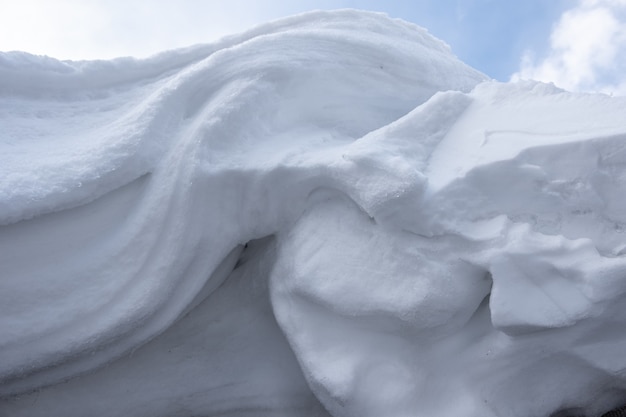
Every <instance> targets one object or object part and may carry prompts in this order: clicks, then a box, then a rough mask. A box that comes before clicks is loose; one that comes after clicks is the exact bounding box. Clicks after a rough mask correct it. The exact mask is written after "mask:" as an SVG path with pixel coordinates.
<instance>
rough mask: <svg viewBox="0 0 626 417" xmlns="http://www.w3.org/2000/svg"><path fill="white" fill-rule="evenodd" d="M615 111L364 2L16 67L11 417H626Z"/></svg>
mask: <svg viewBox="0 0 626 417" xmlns="http://www.w3.org/2000/svg"><path fill="white" fill-rule="evenodd" d="M625 114H626V99H624V98H612V97H608V96H604V95H599V94H598V95H590V94H572V93H568V92H566V91H563V90H560V89H557V88H555V87H554V86H552V85H547V84H542V83H538V82H531V81H526V82H518V83H508V84H503V83H497V82H494V81H491V80H489V79H488V78H487V77H486V76H484V75H483V74H481V73H479V72H477V71H475V70H473V69H472V68H470V67H468V66H467V65H465V64H463V63H462V62H460V61H459V60H458V59H457V58H456V57H454V55H452V53H451V52H450V50H449V48H448V47H447V45H445V44H444V43H443V42H441V41H439V40H437V39H435V38H433V37H432V36H431V35H429V34H428V32H427V31H425V30H424V29H422V28H419V27H416V26H414V25H411V24H408V23H406V22H403V21H399V20H392V19H390V18H388V17H386V16H384V15H380V14H375V13H368V12H357V11H351V10H344V11H334V12H311V13H307V14H303V15H299V16H295V17H291V18H287V19H283V20H280V21H277V22H273V23H269V24H265V25H261V26H258V27H256V28H254V29H252V30H250V31H248V32H246V33H243V34H240V35H237V36H231V37H228V38H224V39H222V40H221V41H219V42H217V43H213V44H208V45H199V46H194V47H191V48H187V49H183V50H176V51H169V52H165V53H162V54H160V55H156V56H154V57H151V58H148V59H144V60H135V59H131V58H122V59H116V60H112V61H84V62H61V61H57V60H55V59H52V58H48V57H39V56H32V55H29V54H27V53H21V52H9V53H0V126H1V129H0V416H2V417H37V416H42V417H43V416H46V417H50V416H52V417H55V416H64V417H80V416H96V417H98V416H120V417H121V416H138V417H139V416H145V417H149V416H150V417H159V416H162V417H165V416H181V417H183V416H200V415H202V416H218V415H219V416H232V417H235V416H303V417H304V416H314V417H315V416H317V417H329V416H333V417H369V416H371V417H381V416H385V417H409V416H424V417H450V416H465V417H531V416H532V417H548V416H560V417H563V416H590V417H595V416H599V415H601V414H602V413H604V412H607V411H608V410H611V409H613V408H616V407H618V406H622V405H624V404H626V357H625V356H624V352H626V333H624V328H625V327H624V326H626V304H625V303H624V300H625V298H626V121H625V120H626V118H625V117H624V115H625Z"/></svg>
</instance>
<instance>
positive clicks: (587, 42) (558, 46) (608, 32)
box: [511, 0, 626, 95]
mask: <svg viewBox="0 0 626 417" xmlns="http://www.w3.org/2000/svg"><path fill="white" fill-rule="evenodd" d="M511 78H512V80H514V81H515V80H518V79H529V78H530V79H536V80H540V81H544V82H553V83H554V84H556V85H557V86H559V87H562V88H565V89H567V90H571V91H599V92H604V93H608V94H618V95H626V0H580V1H579V3H578V5H577V6H576V7H574V8H572V9H570V10H567V11H566V12H564V13H563V14H562V15H561V17H560V19H559V21H558V22H557V23H556V25H555V26H554V28H553V30H552V34H551V36H550V46H549V50H548V54H547V55H546V56H545V57H543V58H542V59H539V60H537V59H536V57H535V56H534V54H533V52H532V51H528V52H527V53H526V54H525V56H524V57H523V59H522V64H521V69H520V71H519V72H517V73H515V74H513V76H512V77H511Z"/></svg>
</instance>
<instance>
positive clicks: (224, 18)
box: [0, 0, 282, 59]
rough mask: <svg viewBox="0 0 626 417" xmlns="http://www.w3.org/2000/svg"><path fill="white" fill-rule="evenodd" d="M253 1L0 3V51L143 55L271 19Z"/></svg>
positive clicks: (59, 0) (266, 10) (268, 11)
mask: <svg viewBox="0 0 626 417" xmlns="http://www.w3.org/2000/svg"><path fill="white" fill-rule="evenodd" d="M275 4H282V2H280V1H277V0H272V1H271V2H269V5H268V4H265V3H263V2H255V1H253V0H228V1H222V0H179V1H176V2H174V1H170V0H55V1H50V0H20V1H10V0H6V1H4V0H0V51H8V50H22V51H27V52H30V53H35V54H42V55H50V56H53V57H56V58H61V59H94V58H112V57H116V56H123V55H135V56H146V55H150V54H153V53H156V52H160V51H162V50H166V49H172V48H178V47H183V46H189V45H192V44H195V43H205V42H210V41H212V40H215V39H216V38H219V37H221V36H224V35H228V34H231V33H237V32H239V31H242V30H244V29H247V28H248V27H249V26H251V25H254V24H256V23H260V22H261V21H264V20H267V19H270V18H273V17H275V16H273V15H272V12H274V13H276V12H275V11H274V9H275V8H276V7H270V6H274V5H275Z"/></svg>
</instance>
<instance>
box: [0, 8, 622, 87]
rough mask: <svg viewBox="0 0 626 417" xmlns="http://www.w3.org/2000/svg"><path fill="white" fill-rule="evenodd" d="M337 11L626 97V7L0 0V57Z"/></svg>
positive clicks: (189, 40)
mask: <svg viewBox="0 0 626 417" xmlns="http://www.w3.org/2000/svg"><path fill="white" fill-rule="evenodd" d="M335 8H358V9H366V10H375V11H381V12H385V13H387V14H389V15H390V16H392V17H398V18H402V19H404V20H407V21H410V22H413V23H416V24H418V25H420V26H423V27H425V28H427V29H428V30H429V31H430V32H431V33H432V34H434V35H435V36H437V37H438V38H440V39H443V40H444V41H446V42H447V43H448V44H450V46H451V47H452V50H453V52H454V53H455V54H456V55H457V56H458V57H459V58H461V59H462V60H463V61H464V62H466V63H468V64H469V65H471V66H473V67H474V68H477V69H479V70H481V71H483V72H484V73H486V74H487V75H489V76H490V77H492V78H495V79H497V80H500V81H508V80H509V79H511V77H513V78H514V79H517V78H536V79H540V80H542V81H547V82H554V83H555V84H557V85H559V86H561V87H564V88H567V89H570V90H580V91H603V92H607V93H616V94H624V93H626V82H625V80H626V76H623V75H622V74H626V58H622V56H626V0H404V1H401V0H384V1H383V0H381V1H374V0H317V1H312V0H265V1H260V0H176V1H175V0H55V1H50V0H20V1H17V0H0V50H3V51H7V50H25V51H28V52H31V53H35V54H45V55H50V56H54V57H57V58H61V59H95V58H112V57H115V56H124V55H134V56H147V55H150V54H153V53H156V52H158V51H161V50H165V49H172V48H176V47H182V46H187V45H191V44H196V43H205V42H210V41H211V40H214V39H217V38H219V37H221V36H224V35H227V34H230V33H236V32H239V31H242V30H245V29H247V28H248V27H250V26H252V25H255V24H258V23H262V22H264V21H267V20H272V19H276V18H280V17H283V16H288V15H291V14H295V13H300V12H303V11H307V10H312V9H335ZM570 40H571V42H570ZM593 42H596V43H599V44H593ZM590 43H591V45H589V44H590Z"/></svg>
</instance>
